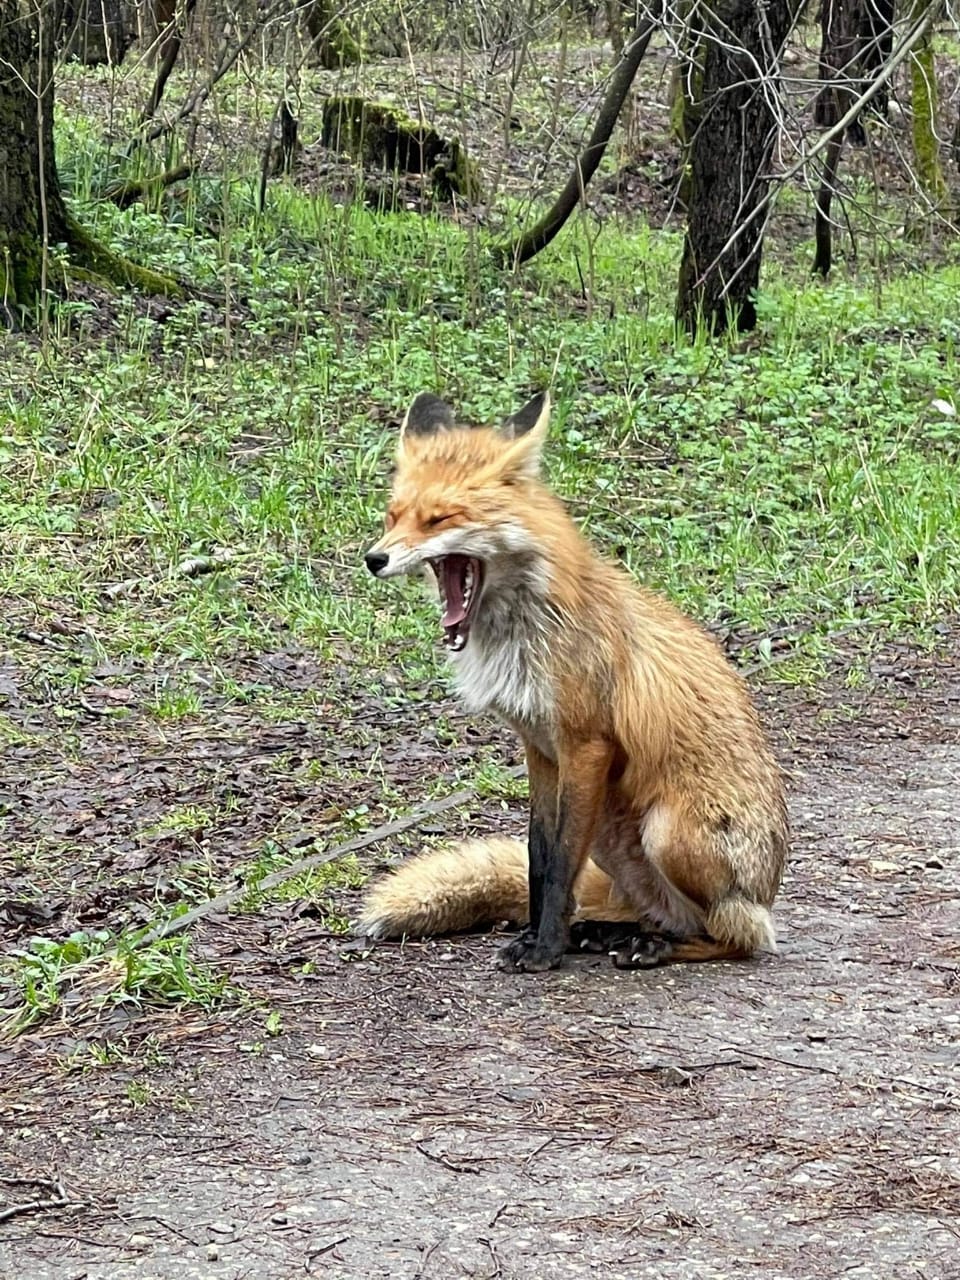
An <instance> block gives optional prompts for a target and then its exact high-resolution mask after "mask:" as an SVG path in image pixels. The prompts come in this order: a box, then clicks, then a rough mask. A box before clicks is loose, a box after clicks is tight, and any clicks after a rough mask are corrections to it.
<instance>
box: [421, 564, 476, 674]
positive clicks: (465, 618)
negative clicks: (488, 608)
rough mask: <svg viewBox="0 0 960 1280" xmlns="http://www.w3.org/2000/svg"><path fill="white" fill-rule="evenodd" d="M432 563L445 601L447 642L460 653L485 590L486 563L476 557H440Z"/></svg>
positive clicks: (449, 646) (444, 623) (445, 638)
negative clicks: (484, 566) (484, 568)
mask: <svg viewBox="0 0 960 1280" xmlns="http://www.w3.org/2000/svg"><path fill="white" fill-rule="evenodd" d="M430 564H431V566H432V568H433V571H434V573H435V574H436V575H437V583H438V584H439V587H440V595H441V596H442V598H443V617H442V619H441V622H442V624H443V643H444V644H445V645H446V646H447V648H448V649H452V650H453V652H454V653H459V652H460V650H461V649H462V648H463V646H464V645H465V644H466V643H467V637H468V636H469V634H470V626H471V624H472V622H473V615H474V613H475V612H476V608H477V601H478V600H479V599H480V592H481V590H482V588H483V561H482V560H477V559H475V558H474V557H473V556H440V557H439V558H438V559H436V560H431V562H430Z"/></svg>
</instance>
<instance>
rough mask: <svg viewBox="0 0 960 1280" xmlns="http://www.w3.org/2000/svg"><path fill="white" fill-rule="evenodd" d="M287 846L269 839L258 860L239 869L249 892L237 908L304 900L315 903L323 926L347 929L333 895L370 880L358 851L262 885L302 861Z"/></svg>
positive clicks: (333, 931)
mask: <svg viewBox="0 0 960 1280" xmlns="http://www.w3.org/2000/svg"><path fill="white" fill-rule="evenodd" d="M298 861H299V857H295V856H294V855H293V854H291V853H289V852H288V851H287V850H284V849H281V848H280V846H279V845H276V844H274V843H273V842H268V843H267V844H266V845H265V846H264V848H263V850H262V851H261V853H260V856H259V857H258V858H257V860H256V861H255V862H252V863H249V864H247V865H246V866H245V867H241V868H239V870H238V873H237V874H238V877H239V878H240V879H241V881H242V882H243V884H244V887H245V888H246V890H247V892H246V893H245V894H244V896H243V898H242V899H241V900H240V902H239V903H238V904H237V906H236V907H235V910H237V911H256V910H258V909H259V907H260V906H261V905H262V904H263V903H266V902H301V901H307V902H310V903H312V904H313V906H314V907H315V909H316V911H317V914H318V915H319V917H320V920H321V926H322V928H324V929H327V930H328V931H329V932H331V933H346V932H347V929H348V927H349V922H348V921H347V919H346V917H345V916H343V915H341V914H339V913H338V912H337V911H336V910H335V909H334V907H333V905H332V899H331V895H332V894H333V893H335V892H336V891H337V890H342V889H358V888H360V886H361V885H363V884H364V883H365V882H366V878H367V877H366V872H364V871H363V870H362V868H361V867H360V864H359V862H358V860H357V858H356V856H355V855H354V854H346V855H345V856H344V857H342V858H338V859H337V860H336V861H335V862H327V863H323V864H321V865H320V866H317V867H309V868H308V869H307V870H306V871H299V872H296V873H295V874H293V875H291V876H289V877H286V878H285V879H283V880H281V881H280V883H279V884H276V885H272V886H270V887H269V888H266V889H264V888H261V885H262V882H263V881H264V880H265V879H266V878H267V876H269V875H272V874H273V873H274V872H276V871H282V870H283V869H284V867H288V866H290V865H291V864H292V863H294V862H298Z"/></svg>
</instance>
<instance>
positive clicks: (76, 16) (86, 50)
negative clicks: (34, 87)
mask: <svg viewBox="0 0 960 1280" xmlns="http://www.w3.org/2000/svg"><path fill="white" fill-rule="evenodd" d="M47 2H48V3H51V2H52V0H47ZM58 7H59V10H60V23H59V29H58V32H57V48H58V50H59V51H61V52H62V54H63V56H64V57H65V58H72V59H74V60H75V61H77V62H82V63H83V64H84V66H87V67H99V66H103V65H110V66H117V65H118V64H119V63H121V62H122V61H123V59H124V57H125V55H126V52H127V50H128V49H129V48H130V46H131V45H132V44H133V42H134V40H135V39H136V14H135V13H133V12H131V6H130V5H129V4H128V3H126V0H61V2H60V4H59V6H58Z"/></svg>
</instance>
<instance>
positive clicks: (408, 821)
mask: <svg viewBox="0 0 960 1280" xmlns="http://www.w3.org/2000/svg"><path fill="white" fill-rule="evenodd" d="M525 773H526V766H525V765H514V766H513V767H512V768H510V769H507V770H506V776H507V777H508V778H522V777H523V775H524V774H525ZM476 794H477V791H476V788H475V787H462V788H461V789H460V790H459V791H454V792H453V794H452V795H449V796H444V798H443V799H442V800H432V801H430V803H429V804H422V805H419V806H418V807H417V808H416V809H414V810H413V811H412V812H411V813H408V814H407V815H406V816H405V817H403V818H396V819H394V821H393V822H386V823H384V824H383V825H382V826H379V827H374V829H373V830H372V831H367V832H365V833H364V834H363V835H362V836H356V837H355V838H354V839H353V840H348V841H346V843H345V844H338V845H334V847H333V848H332V849H325V850H324V851H323V853H312V854H310V855H309V856H308V857H306V858H300V859H298V860H297V861H296V862H291V863H290V864H289V866H286V867H281V868H280V870H279V871H273V872H271V873H270V875H268V876H264V878H263V879H262V880H260V881H258V883H257V885H256V889H257V891H258V892H263V890H264V889H273V888H275V887H276V886H277V885H278V884H283V882H284V881H285V880H289V879H290V877H291V876H296V875H299V874H300V873H301V872H302V871H310V870H311V869H312V868H313V867H322V866H324V865H325V864H326V863H328V862H335V861H336V860H337V859H338V858H343V857H345V856H346V855H347V854H348V853H356V852H357V851H358V850H359V849H369V847H370V846H371V845H374V844H380V842H381V841H383V840H389V838H390V837H391V836H395V835H399V833H400V832H401V831H409V830H410V828H411V827H415V826H416V825H417V823H419V822H422V821H423V820H424V819H425V818H432V817H434V816H435V815H436V814H438V813H445V812H446V811H447V810H448V809H455V808H456V807H457V806H458V805H461V804H466V802H467V801H468V800H472V799H473V798H474V797H475V796H476ZM250 891H251V886H249V885H243V886H242V887H241V888H239V889H229V890H228V891H227V892H226V893H221V894H218V895H217V897H215V898H210V899H208V900H207V901H206V902H201V903H200V904H199V906H196V907H192V908H191V909H190V910H189V911H185V912H184V913H183V915H179V916H175V917H174V918H173V919H172V920H167V921H165V922H164V923H163V924H162V925H158V926H157V927H156V928H154V929H148V930H147V932H146V933H143V934H141V935H140V937H139V938H138V939H137V940H136V942H135V944H134V945H135V946H138V947H144V946H149V945H150V943H152V942H159V941H160V939H161V938H169V937H171V936H172V935H173V934H175V933H182V932H183V930H184V929H186V928H188V927H189V926H190V925H192V924H195V923H196V922H197V921H198V920H202V919H203V917H204V916H208V915H210V914H211V912H214V911H222V910H223V909H224V908H226V907H231V906H233V904H234V903H235V902H239V901H240V900H241V899H243V898H245V897H246V896H247V895H248V894H249V893H250Z"/></svg>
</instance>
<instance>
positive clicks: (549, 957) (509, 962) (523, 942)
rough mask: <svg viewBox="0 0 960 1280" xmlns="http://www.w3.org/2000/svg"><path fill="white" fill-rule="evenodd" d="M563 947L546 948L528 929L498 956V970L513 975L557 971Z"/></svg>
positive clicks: (502, 949) (508, 944) (502, 948)
mask: <svg viewBox="0 0 960 1280" xmlns="http://www.w3.org/2000/svg"><path fill="white" fill-rule="evenodd" d="M563 950H564V949H563V947H561V948H560V949H559V950H557V948H556V947H547V946H544V945H543V944H542V943H541V942H540V939H539V938H538V937H537V935H536V934H535V933H533V932H532V931H531V930H529V929H527V930H525V931H524V932H523V933H521V934H520V936H519V938H514V939H513V941H512V942H508V943H507V945H506V946H505V947H501V948H500V951H499V953H498V955H497V968H498V969H505V970H506V971H507V972H511V973H543V972H545V971H546V970H547V969H556V967H557V965H559V964H560V962H561V960H562V959H563Z"/></svg>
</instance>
